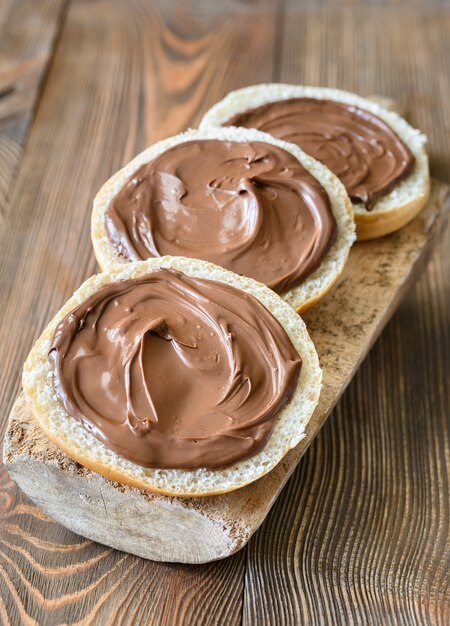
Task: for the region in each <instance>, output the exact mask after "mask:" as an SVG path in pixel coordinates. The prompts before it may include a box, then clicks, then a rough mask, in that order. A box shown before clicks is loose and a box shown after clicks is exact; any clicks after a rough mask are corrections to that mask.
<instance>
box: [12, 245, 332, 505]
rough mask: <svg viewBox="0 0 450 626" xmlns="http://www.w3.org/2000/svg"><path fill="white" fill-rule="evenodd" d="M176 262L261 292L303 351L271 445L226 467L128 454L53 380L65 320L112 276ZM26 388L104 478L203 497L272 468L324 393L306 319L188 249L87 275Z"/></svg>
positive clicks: (35, 355)
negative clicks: (91, 428) (167, 466)
mask: <svg viewBox="0 0 450 626" xmlns="http://www.w3.org/2000/svg"><path fill="white" fill-rule="evenodd" d="M160 267H172V268H174V269H177V270H180V271H182V272H185V273H186V274H188V275H191V276H194V277H199V278H209V279H211V280H218V281H219V282H224V283H226V284H229V285H232V286H234V287H236V288H240V289H242V290H244V291H246V292H248V293H251V294H252V295H253V296H254V297H256V298H257V299H258V300H259V301H260V302H261V303H262V304H263V305H264V306H265V307H266V308H267V309H268V310H270V311H271V313H272V314H273V315H274V316H275V317H276V319H277V320H278V321H279V322H280V324H281V325H282V326H283V328H284V329H285V331H286V332H287V334H288V336H289V338H290V339H291V341H292V343H293V345H294V347H295V348H296V349H297V351H298V352H299V354H300V355H301V357H302V361H303V365H302V369H301V372H300V378H299V382H298V385H297V388H296V390H295V392H294V396H293V398H292V400H291V402H290V403H289V404H288V405H287V406H286V407H285V408H284V409H283V410H282V411H281V412H280V414H279V415H278V417H277V419H276V422H275V427H274V430H273V433H272V435H271V437H270V438H269V441H268V443H267V444H266V446H265V448H264V449H263V450H262V451H260V452H259V453H258V454H256V455H255V456H254V457H252V458H251V459H248V460H245V461H241V462H239V463H236V464H235V465H233V466H231V467H230V468H226V469H225V470H193V471H189V470H154V469H149V468H143V467H141V466H138V465H136V464H134V463H132V462H131V461H128V460H126V459H123V458H122V457H120V456H119V455H117V454H116V453H115V452H113V451H112V450H110V449H109V448H107V447H106V446H105V445H104V444H103V443H101V442H100V441H98V440H97V439H96V438H95V437H94V436H93V435H92V434H91V433H89V432H88V431H87V430H85V429H84V428H83V426H82V425H81V424H80V423H79V422H78V421H77V420H75V419H74V418H72V417H71V416H70V415H69V414H68V413H67V412H66V411H65V410H64V408H63V407H62V405H61V404H60V403H59V401H58V399H57V397H56V394H55V392H54V389H53V384H52V370H51V365H50V363H49V362H48V359H47V354H48V351H49V348H50V345H51V341H52V338H53V334H54V331H55V328H56V326H57V325H58V323H59V321H60V320H61V319H63V317H65V315H67V314H68V313H69V312H70V311H71V310H73V308H74V307H75V306H77V305H78V304H79V303H81V302H83V301H84V300H85V299H86V298H87V297H89V296H90V295H91V294H92V293H94V292H95V291H97V290H98V289H99V288H100V287H101V286H102V285H104V284H105V283H108V282H114V281H117V280H122V279H127V278H130V277H134V276H140V275H143V274H146V273H148V272H150V271H152V270H154V269H158V268H160ZM22 381H23V389H24V394H25V398H26V402H27V404H28V406H29V408H30V410H31V412H32V414H33V417H34V419H35V421H36V422H37V424H38V425H39V426H40V428H41V429H42V430H43V431H44V432H45V434H46V435H47V437H48V438H49V439H50V440H51V441H52V442H53V443H54V444H55V445H56V446H58V447H59V448H60V449H61V450H63V452H65V453H66V454H67V455H68V456H69V457H71V458H72V459H74V460H75V461H77V462H78V463H80V464H81V465H83V466H85V467H88V468H89V469H91V470H93V471H95V472H97V473H98V474H101V475H102V476H104V477H105V478H109V479H110V480H114V481H117V482H119V483H121V484H123V485H129V486H131V487H136V488H139V489H143V490H145V491H150V492H154V493H159V494H163V495H171V496H179V497H200V496H208V495H215V494H218V493H227V492H229V491H233V490H235V489H239V488H240V487H243V486H245V485H247V484H249V483H251V482H253V481H255V480H257V479H258V478H260V477H262V476H263V475H265V474H266V473H268V472H269V471H270V470H271V469H273V468H274V467H275V466H276V465H277V464H278V463H279V462H280V460H281V459H282V458H283V456H284V455H285V454H286V453H287V452H288V451H289V450H290V449H291V448H293V447H295V446H296V445H297V444H298V443H299V442H300V441H301V439H302V438H303V437H304V434H305V427H306V424H307V422H308V421H309V419H310V417H311V415H312V413H313V411H314V409H315V407H316V405H317V402H318V399H319V395H320V388H321V381H322V372H321V369H320V366H319V359H318V356H317V352H316V350H315V348H314V345H313V343H312V341H311V339H310V337H309V335H308V332H307V330H306V326H305V324H304V323H303V321H302V320H301V318H299V317H298V316H297V315H296V313H295V312H294V311H293V310H292V308H291V307H289V306H288V305H287V304H286V303H285V302H283V300H282V299H281V298H280V297H279V296H277V295H276V294H275V293H274V292H272V291H271V290H270V289H268V288H267V287H266V286H264V285H262V284H261V283H258V282H256V281H254V280H252V279H249V278H245V277H242V276H238V275H236V274H234V273H233V272H229V271H228V270H224V269H223V268H220V267H218V266H215V265H213V264H211V263H207V262H206V261H198V260H196V259H185V258H183V257H161V258H158V259H149V260H148V261H142V262H139V263H129V264H127V265H123V266H121V267H116V268H114V269H112V270H111V271H110V272H107V273H103V274H99V275H96V276H93V277H91V278H90V279H88V280H87V281H86V282H85V283H84V284H83V285H82V286H81V287H80V288H79V289H78V290H77V291H76V292H75V294H74V295H73V296H72V298H71V299H70V300H69V301H68V302H67V303H66V304H65V305H64V306H63V308H62V309H61V310H60V311H59V312H58V313H57V314H56V316H55V317H54V318H53V320H52V321H51V322H50V324H49V325H48V326H47V328H46V329H45V330H44V332H43V333H42V335H41V337H40V338H39V339H38V341H37V342H36V344H35V346H34V347H33V349H32V350H31V352H30V354H29V356H28V358H27V361H26V362H25V366H24V372H23V379H22Z"/></svg>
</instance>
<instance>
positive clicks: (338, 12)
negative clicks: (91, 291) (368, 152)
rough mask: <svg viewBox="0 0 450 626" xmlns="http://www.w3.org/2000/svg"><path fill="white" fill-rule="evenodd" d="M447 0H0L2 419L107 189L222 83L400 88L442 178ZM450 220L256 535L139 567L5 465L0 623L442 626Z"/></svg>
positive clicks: (81, 267) (86, 268)
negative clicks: (58, 512)
mask: <svg viewBox="0 0 450 626" xmlns="http://www.w3.org/2000/svg"><path fill="white" fill-rule="evenodd" d="M449 9H450V6H449V4H448V3H446V2H445V1H439V0H435V1H433V2H430V1H428V2H419V1H417V2H409V3H406V2H401V1H400V0H398V1H396V2H394V1H393V2H388V1H386V0H384V1H379V2H375V1H374V2H368V1H366V2H362V1H352V2H350V1H349V2H339V1H338V0H335V1H332V0H328V1H327V0H310V1H305V0H303V1H300V0H298V1H297V2H296V1H294V0H267V1H264V0H263V1H259V2H257V1H256V0H253V1H250V0H248V1H247V2H245V1H240V0H221V1H220V2H214V1H213V0H196V1H194V0H191V1H189V2H188V1H187V0H165V1H164V0H153V1H149V0H147V1H144V0H141V1H138V0H99V1H88V0H79V1H77V0H72V2H67V1H64V0H2V1H1V3H0V260H1V262H0V303H1V307H0V370H1V378H0V380H1V395H0V402H1V412H0V415H1V416H2V417H1V420H2V421H1V426H0V427H1V433H3V429H4V421H5V418H6V416H7V414H8V412H9V410H10V408H11V406H12V404H13V402H14V399H15V397H16V395H17V393H18V390H19V387H20V369H21V365H22V362H23V360H24V358H25V356H26V354H27V353H28V350H29V348H30V346H31V345H32V343H33V340H34V339H35V338H36V337H37V336H38V334H39V333H40V331H41V329H42V328H43V327H44V326H45V324H46V322H47V321H48V319H49V318H50V316H51V315H52V314H53V313H54V312H55V311H56V310H57V309H58V308H59V306H60V305H61V304H62V303H63V302H64V301H65V300H66V299H67V297H68V296H69V295H70V294H71V293H72V291H73V289H74V288H75V287H76V286H78V285H79V284H80V283H81V281H82V280H83V279H84V278H85V277H86V276H88V275H90V274H92V273H93V272H94V271H95V269H96V266H95V260H94V256H93V253H92V250H91V247H90V242H89V218H90V205H91V201H92V198H93V196H94V194H95V192H96V190H97V189H98V187H99V186H100V184H101V183H102V182H103V181H104V180H105V179H106V178H108V176H109V175H110V174H111V173H112V172H113V171H114V170H116V169H117V168H118V167H119V166H120V165H121V164H123V163H124V162H125V161H127V160H128V159H129V158H130V157H131V156H132V155H133V154H135V153H136V152H138V151H140V150H141V149H142V148H144V146H146V145H148V144H149V143H151V142H153V141H154V140H157V139H160V138H162V137H164V136H166V135H169V134H173V133H175V132H177V131H179V130H182V129H183V128H185V127H186V126H188V125H195V124H196V123H198V121H199V120H200V118H201V115H202V113H203V112H204V111H205V110H206V109H207V108H208V107H209V106H210V105H211V104H212V103H213V102H215V101H216V100H217V99H219V98H221V97H222V96H223V95H224V94H225V93H226V92H227V91H228V90H230V89H232V88H236V87H240V86H243V85H246V84H250V83H256V82H262V81H273V80H275V81H286V82H300V83H306V84H313V85H319V84H323V85H329V86H338V87H342V88H344V89H350V90H354V91H358V92H360V93H362V94H367V95H368V94H372V93H382V94H386V95H389V96H392V97H394V98H396V99H398V100H400V101H403V102H405V103H406V104H407V106H408V110H409V113H410V115H409V117H410V120H411V121H412V123H413V124H415V125H417V126H419V127H420V128H422V129H423V130H424V131H425V132H426V133H427V134H428V136H429V140H430V154H431V166H432V172H433V174H434V176H436V177H440V178H441V179H444V180H449V179H450V148H449V145H450V144H449V141H450V136H449V135H450V106H449V103H450V80H449V76H450V37H449V34H448V33H449V32H450V10H449ZM449 246H450V235H449V233H448V232H447V233H446V234H444V237H443V239H442V242H441V245H440V246H439V249H438V250H436V252H435V253H434V255H433V258H432V261H431V263H430V265H429V267H428V270H427V272H426V273H425V274H424V275H423V277H422V279H421V280H420V281H419V282H418V283H417V284H416V286H415V288H414V289H413V290H412V292H411V293H410V294H409V296H408V297H407V299H406V300H405V301H404V302H403V304H402V305H401V307H400V309H399V310H398V312H397V313H396V315H395V317H394V318H393V320H392V321H391V322H390V324H389V325H388V327H387V328H386V330H385V332H384V333H383V335H382V337H381V338H380V339H379V341H378V343H377V344H376V345H375V347H374V348H373V350H372V352H371V353H370V355H369V357H368V358H367V360H366V361H365V363H364V365H363V366H362V367H361V369H360V371H359V373H358V374H357V376H356V377H355V379H354V381H353V383H352V384H351V385H350V387H349V388H348V390H347V392H346V393H345V395H344V397H343V398H342V400H341V402H340V404H339V406H338V407H337V409H336V410H335V411H334V413H333V415H332V416H331V417H330V419H329V421H328V423H327V425H326V426H325V428H324V429H323V431H322V432H321V434H320V435H319V437H318V438H317V439H316V441H315V442H314V444H313V445H312V446H311V448H310V449H309V451H308V452H307V454H306V455H305V457H304V458H303V460H302V461H301V463H300V465H299V467H298V469H297V470H296V472H295V474H294V476H293V478H292V479H291V480H290V481H289V483H288V485H287V487H286V488H285V490H284V492H283V493H282V495H281V497H280V498H279V499H278V501H277V503H276V504H275V506H274V508H273V509H272V511H271V513H270V515H269V517H268V519H267V520H266V522H265V523H264V525H263V527H262V528H261V530H260V531H259V532H258V533H257V534H256V536H255V537H254V538H253V539H252V540H251V542H250V544H249V545H248V546H247V548H246V549H244V550H243V551H241V552H239V553H237V554H236V555H234V556H233V557H231V558H229V559H226V560H224V561H220V562H216V563H212V564H210V565H207V566H177V565H164V564H155V563H152V562H146V561H143V560H142V559H139V558H137V557H132V556H129V555H125V554H123V553H119V552H116V551H114V550H111V549H109V548H105V547H103V546H100V545H98V544H93V543H92V542H90V541H87V540H84V539H82V538H81V537H78V536H76V535H74V534H72V533H70V532H69V531H66V530H65V529H64V528H62V527H61V526H59V525H58V524H56V523H54V522H52V521H51V520H49V519H48V518H47V517H46V516H45V515H44V514H43V513H41V512H40V511H39V509H38V508H36V507H35V506H33V505H31V503H30V502H29V501H28V500H27V499H26V497H25V496H23V495H22V494H21V493H20V491H19V490H18V489H17V488H16V487H15V486H14V484H13V483H12V482H11V481H10V480H9V478H8V476H7V474H6V472H5V471H4V470H3V471H2V472H1V473H0V623H2V624H3V623H5V624H8V623H11V624H14V625H15V624H20V623H26V624H27V623H38V624H45V625H51V624H61V623H68V624H74V623H81V624H109V623H114V624H155V625H156V624H157V625H159V624H168V625H171V624H175V623H192V624H197V623H198V624H221V625H222V624H227V625H228V624H241V623H244V624H268V625H272V624H277V625H278V624H346V625H347V624H374V625H375V624H383V625H385V624H408V625H409V624H448V623H449V621H450V601H449V561H450V556H449V543H448V529H449V519H450V514H449V498H448V492H449V486H448V480H449V476H448V469H449V468H448V455H449V426H450V424H449V408H450V393H449V380H450V324H449V321H450V310H449V309H450V292H449V290H450V279H449V267H448V256H449V254H448V252H449Z"/></svg>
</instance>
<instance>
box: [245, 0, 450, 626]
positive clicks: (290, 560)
mask: <svg viewBox="0 0 450 626" xmlns="http://www.w3.org/2000/svg"><path fill="white" fill-rule="evenodd" d="M380 5H381V3H380V4H376V3H360V2H357V3H348V4H345V5H342V4H340V5H339V6H338V4H337V3H333V2H323V3H320V4H316V3H312V2H307V3H303V2H302V3H300V2H294V1H292V2H289V4H288V7H287V9H286V19H285V26H284V45H283V50H282V54H281V73H280V80H283V81H287V82H300V83H306V84H315V85H318V84H322V85H330V86H337V87H341V88H344V89H350V90H355V91H358V92H360V93H362V94H366V95H369V94H373V93H382V94H386V95H388V96H392V97H394V98H396V99H398V100H400V101H402V102H404V103H406V105H407V107H408V110H409V117H410V119H411V120H412V122H413V123H414V124H417V125H418V126H420V127H421V128H422V129H423V130H424V131H425V132H427V134H428V135H429V143H430V152H431V164H432V171H433V173H434V174H435V175H439V176H441V177H443V178H444V179H446V180H449V178H450V156H449V150H448V138H449V135H450V114H449V108H448V107H447V106H446V103H447V102H448V101H449V96H450V83H449V81H448V76H449V75H450V40H449V38H448V32H449V31H450V11H449V7H448V4H447V6H446V7H445V6H442V3H434V6H433V5H431V4H427V3H414V5H413V3H399V4H396V3H389V2H385V3H382V6H380ZM439 5H440V6H441V8H440V9H439ZM449 249H450V233H449V232H448V230H447V233H446V234H445V235H444V238H443V240H442V242H441V245H440V246H439V248H438V250H437V251H436V253H435V254H434V255H433V258H432V262H431V264H430V265H429V268H428V271H427V272H426V273H425V274H424V276H423V277H422V279H421V280H420V282H419V283H418V284H417V286H416V287H415V288H414V289H413V291H412V292H411V293H410V295H409V296H408V298H407V299H406V301H405V302H404V303H403V305H402V306H401V307H400V309H399V311H398V313H397V314H396V316H395V317H394V319H393V321H392V322H391V323H390V324H389V326H388V328H387V330H386V331H385V332H384V334H383V335H382V337H381V339H380V340H379V342H378V343H377V344H376V346H375V347H374V349H373V350H372V352H371V354H370V355H369V357H368V359H367V360H366V362H365V363H364V365H363V366H362V368H361V370H360V372H359V373H358V374H357V376H356V378H355V380H354V381H353V383H352V384H351V386H350V388H349V389H348V391H347V392H346V394H345V395H344V397H343V399H342V401H341V403H340V404H339V406H338V408H337V409H336V411H335V412H334V414H333V415H332V416H331V417H330V420H329V421H328V423H327V425H326V426H325V428H324V429H323V431H322V433H321V434H320V435H319V437H318V438H317V440H316V441H315V443H314V444H313V445H312V446H311V448H310V449H309V451H308V452H307V454H306V455H305V458H304V459H303V461H302V462H301V464H300V466H299V467H298V469H297V470H296V472H295V474H294V476H293V478H292V479H291V480H290V482H289V483H288V486H287V487H286V489H285V490H284V492H283V494H282V496H281V497H280V498H279V500H278V501H277V503H276V505H275V507H274V509H273V510H272V512H271V514H270V516H269V518H268V519H267V521H266V523H265V524H264V525H263V527H262V529H261V531H260V532H259V533H258V534H257V535H256V537H255V538H254V540H253V541H252V542H251V544H250V545H249V548H248V550H247V554H248V561H247V573H246V581H245V597H244V623H246V624H254V623H256V622H257V623H258V624H274V623H277V624H322V623H330V624H346V625H348V624H368V625H370V624H383V625H389V624H408V625H412V624H448V623H449V621H450V602H449V597H450V596H449V590H450V579H449V571H450V550H449V543H448V528H449V499H448V494H449V484H448V480H449V476H448V474H449V466H448V452H449V434H450V433H449V427H450V425H449V408H450V392H449V386H448V380H449V379H450V339H449V329H450V306H449V304H450V276H449V271H448V269H449V268H448V250H449ZM313 315H314V312H311V313H310V316H313Z"/></svg>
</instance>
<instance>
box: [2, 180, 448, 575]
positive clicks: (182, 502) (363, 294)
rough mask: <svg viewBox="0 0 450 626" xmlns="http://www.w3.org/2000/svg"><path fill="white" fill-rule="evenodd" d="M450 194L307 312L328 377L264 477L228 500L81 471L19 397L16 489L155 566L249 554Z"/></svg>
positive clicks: (423, 252) (440, 219)
mask: <svg viewBox="0 0 450 626" xmlns="http://www.w3.org/2000/svg"><path fill="white" fill-rule="evenodd" d="M448 208H449V188H448V186H447V185H445V184H443V183H439V182H437V181H434V182H433V187H432V193H431V197H430V200H429V202H428V204H427V206H426V208H425V209H424V210H423V211H422V213H421V214H420V216H419V217H418V218H416V219H415V220H414V221H413V222H412V223H410V224H409V225H408V226H406V227H405V228H403V229H402V230H401V231H399V232H397V233H396V234H394V235H392V236H390V237H385V238H383V239H380V240H374V241H372V242H366V243H360V244H357V245H356V246H354V248H353V249H352V251H351V253H350V258H349V261H348V263H347V266H346V269H345V271H344V274H343V277H342V279H341V281H340V283H339V284H338V285H337V287H335V289H334V290H333V292H332V293H331V294H330V295H329V296H328V297H327V298H325V300H324V301H322V302H321V303H320V304H319V305H318V306H316V307H314V309H312V310H311V311H310V312H308V314H307V315H306V316H305V319H306V323H307V326H308V329H309V331H310V333H311V335H312V338H313V341H314V343H315V345H316V348H317V351H318V354H319V358H320V362H321V365H322V368H323V372H324V383H323V389H322V393H321V397H320V400H319V405H318V407H317V409H316V411H315V413H314V414H313V416H312V418H311V420H310V422H309V424H308V426H307V429H306V436H305V438H304V439H303V440H302V442H301V443H300V444H299V445H298V446H297V447H296V448H295V449H294V450H292V451H291V452H289V453H288V455H286V457H285V458H284V459H283V460H282V461H281V463H279V465H278V466H277V467H276V468H275V469H274V470H273V471H272V472H270V473H269V474H268V475H267V476H265V477H264V478H262V479H260V480H258V481H256V482H255V483H253V484H251V485H249V486H247V487H244V488H243V489H239V490H237V491H234V492H232V493H229V494H225V495H221V496H214V497H209V498H208V497H207V498H195V499H183V498H169V497H164V496H158V495H154V494H148V493H146V492H143V491H140V490H137V489H130V488H125V487H123V486H122V485H120V484H117V483H113V482H111V481H109V480H106V479H104V478H103V477H101V476H98V475H97V474H95V473H93V472H91V471H89V470H87V469H86V468H83V467H81V466H80V465H79V464H77V463H75V462H73V461H71V460H70V459H69V458H68V457H67V456H66V455H64V454H63V453H62V452H61V451H60V450H59V449H58V448H56V447H55V446H54V445H53V444H51V443H50V442H49V441H48V440H47V439H46V437H45V436H44V435H43V433H41V431H40V430H39V428H38V427H37V426H36V425H35V424H34V422H33V420H32V418H31V416H30V412H29V410H28V408H27V406H26V404H25V403H24V402H23V400H22V398H20V399H19V400H18V402H17V403H16V405H15V407H14V409H13V411H12V414H11V418H10V423H9V427H8V429H7V432H6V436H5V442H4V462H5V465H6V467H7V469H8V471H9V473H10V475H11V477H12V478H13V479H14V480H15V481H16V482H17V484H18V485H19V486H20V487H21V488H22V489H23V491H25V493H26V494H27V495H28V496H29V497H30V498H31V499H32V500H33V501H34V502H36V503H37V504H38V505H39V506H40V507H41V508H42V509H43V510H44V511H45V512H46V513H48V514H49V515H50V516H51V517H53V518H54V519H56V520H57V521H59V522H60V523H62V524H63V525H64V526H66V527H67V528H69V529H70V530H73V531H74V532H76V533H79V534H81V535H84V536H86V537H88V538H90V539H94V540H96V541H100V542H101V543H105V544H107V545H109V546H111V547H113V548H118V549H120V550H124V551H126V552H131V553H132V554H136V555H138V556H143V557H145V558H148V559H153V560H157V561H169V562H178V563H205V562H208V561H211V560H215V559H220V558H223V557H226V556H229V555H231V554H233V553H234V552H236V551H237V550H239V549H240V548H242V547H243V546H244V545H245V544H246V543H247V541H248V540H249V539H250V537H251V535H252V534H253V533H254V532H255V531H256V530H257V528H258V527H259V526H260V525H261V524H262V522H263V520H264V518H265V517H266V515H267V514H268V512H269V510H270V508H271V506H272V504H273V502H274V501H275V498H276V497H277V496H278V494H279V493H280V491H281V489H282V488H283V486H284V484H285V483H286V481H287V479H288V478H289V476H290V475H291V473H292V471H293V470H294V468H295V466H296V464H297V463H298V461H299V459H300V457H301V456H302V454H303V453H304V452H305V450H306V449H307V447H308V446H309V445H310V443H311V441H312V440H313V438H314V437H315V435H316V434H317V432H318V430H319V428H321V426H322V425H323V424H324V422H325V420H326V419H327V417H328V415H329V414H330V411H331V410H332V408H333V407H334V405H335V404H336V402H337V400H338V399H339V397H340V395H341V394H342V392H343V391H344V389H345V387H346V386H347V384H348V383H349V381H350V380H351V378H352V376H353V374H354V373H355V371H356V369H357V367H358V366H359V364H360V363H361V361H362V359H363V358H364V357H365V355H366V354H367V352H368V350H369V349H370V347H371V346H372V344H373V342H374V341H375V339H376V338H377V336H378V334H379V333H380V331H381V330H382V328H383V327H384V325H385V323H386V322H387V320H388V319H389V317H390V316H391V315H392V313H393V311H394V310H395V308H396V307H397V305H398V303H399V301H400V299H401V298H402V296H403V295H404V294H405V291H406V289H408V287H409V286H410V284H411V281H412V280H414V279H415V278H416V277H417V275H418V273H419V271H420V270H421V269H422V267H423V264H424V262H425V261H426V260H428V257H429V254H430V253H431V250H432V247H433V245H434V243H435V242H436V239H437V237H438V235H439V234H440V233H441V232H442V230H443V227H444V225H445V223H446V219H447V215H448Z"/></svg>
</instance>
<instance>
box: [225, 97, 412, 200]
mask: <svg viewBox="0 0 450 626" xmlns="http://www.w3.org/2000/svg"><path fill="white" fill-rule="evenodd" d="M226 126H245V127H246V128H257V129H259V130H263V131H265V132H267V133H270V134H271V135H273V136H274V137H278V138H279V139H283V140H285V141H289V142H292V143H295V144H297V145H298V146H300V148H302V150H304V151H305V152H306V153H307V154H310V155H311V156H312V157H314V158H315V159H317V160H318V161H320V162H321V163H323V164H324V165H326V166H327V167H328V168H329V169H330V170H331V171H332V172H333V173H334V174H336V176H338V178H340V180H341V181H342V183H343V184H344V186H345V188H346V189H347V192H348V195H349V196H350V198H351V199H352V200H353V201H354V202H361V203H362V204H364V206H365V208H366V209H368V210H370V208H371V207H372V205H373V203H374V202H375V201H376V200H377V199H378V198H379V197H381V196H383V195H385V194H387V193H389V191H391V189H392V188H393V187H394V186H395V185H396V184H397V183H398V182H399V181H400V180H402V179H404V178H406V176H408V174H409V173H410V172H411V170H412V168H413V166H414V156H413V155H412V153H411V151H410V150H409V148H408V146H406V145H405V144H404V143H403V141H401V139H400V138H399V137H398V136H397V135H396V134H395V132H394V131H393V130H392V129H391V128H390V126H388V125H387V124H386V123H385V122H384V121H383V120H382V119H380V118H379V117H377V116H376V115H374V114H373V113H370V112H369V111H365V110H363V109H360V108H359V107H356V106H353V105H348V104H343V103H342V102H335V101H334V100H318V99H315V98H292V99H289V100H279V101H277V102H269V103H267V104H264V105H263V106H260V107H258V108H255V109H250V110H248V111H245V112H243V113H238V114H237V115H235V116H234V117H232V118H231V119H230V120H228V121H227V123H226Z"/></svg>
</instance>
